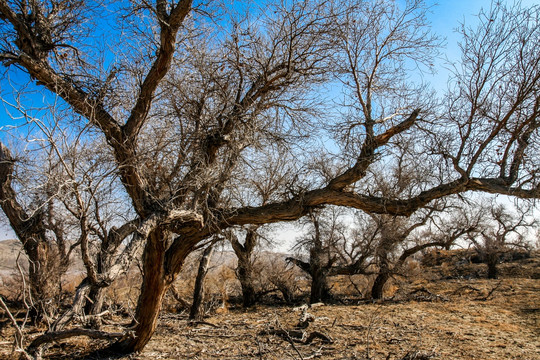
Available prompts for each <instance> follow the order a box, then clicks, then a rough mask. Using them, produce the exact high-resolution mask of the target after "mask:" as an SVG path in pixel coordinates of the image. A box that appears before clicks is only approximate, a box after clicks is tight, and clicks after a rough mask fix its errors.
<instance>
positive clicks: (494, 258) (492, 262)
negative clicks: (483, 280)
mask: <svg viewBox="0 0 540 360" xmlns="http://www.w3.org/2000/svg"><path fill="white" fill-rule="evenodd" d="M498 262H499V254H498V253H497V252H493V253H488V254H486V264H487V267H488V273H487V277H488V279H497V278H498V277H499V270H498V268H497V263H498Z"/></svg>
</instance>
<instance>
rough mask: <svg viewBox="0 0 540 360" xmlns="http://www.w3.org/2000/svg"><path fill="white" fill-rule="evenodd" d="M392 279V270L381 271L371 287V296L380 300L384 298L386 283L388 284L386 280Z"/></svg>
mask: <svg viewBox="0 0 540 360" xmlns="http://www.w3.org/2000/svg"><path fill="white" fill-rule="evenodd" d="M388 279H390V272H388V271H382V272H379V274H378V275H377V277H376V278H375V281H374V282H373V286H372V287H371V298H372V299H375V300H378V299H382V298H383V295H384V294H383V292H384V285H386V282H387V281H388Z"/></svg>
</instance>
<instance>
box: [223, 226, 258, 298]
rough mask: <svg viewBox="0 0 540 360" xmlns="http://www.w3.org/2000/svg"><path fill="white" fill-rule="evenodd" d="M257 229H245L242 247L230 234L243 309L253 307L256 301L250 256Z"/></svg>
mask: <svg viewBox="0 0 540 360" xmlns="http://www.w3.org/2000/svg"><path fill="white" fill-rule="evenodd" d="M256 230H257V229H256V228H250V229H247V232H246V238H245V242H244V244H243V245H242V244H241V243H240V241H239V240H238V237H237V236H236V235H235V234H230V236H229V238H230V242H231V245H232V248H233V250H234V253H235V254H236V256H237V258H238V266H237V269H236V276H237V278H238V280H239V281H240V285H241V287H242V304H243V306H244V307H245V308H248V307H250V306H253V305H254V304H255V303H256V301H257V292H256V291H255V285H254V280H253V262H252V255H253V250H254V249H255V245H256V244H257V231H256Z"/></svg>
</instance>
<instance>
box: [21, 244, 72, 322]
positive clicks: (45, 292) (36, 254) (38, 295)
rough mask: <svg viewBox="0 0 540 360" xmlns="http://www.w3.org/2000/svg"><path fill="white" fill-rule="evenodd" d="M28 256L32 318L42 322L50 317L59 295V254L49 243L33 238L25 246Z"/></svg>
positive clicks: (60, 274)
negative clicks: (46, 317)
mask: <svg viewBox="0 0 540 360" xmlns="http://www.w3.org/2000/svg"><path fill="white" fill-rule="evenodd" d="M23 246H24V250H25V253H26V255H27V256H28V262H29V264H28V278H29V283H30V291H31V295H32V299H33V308H32V318H33V319H34V320H35V321H37V322H40V321H42V320H43V319H44V317H45V316H50V315H51V313H52V310H53V309H52V308H53V306H54V305H55V304H56V303H57V301H56V300H57V299H56V297H57V296H58V295H59V292H60V287H59V284H60V282H61V276H62V273H63V271H62V269H61V265H59V264H58V260H59V259H58V258H57V256H56V255H57V254H56V253H55V250H54V249H52V248H51V246H50V244H49V243H48V242H47V241H39V240H35V239H33V238H31V239H28V240H27V241H25V242H24V244H23Z"/></svg>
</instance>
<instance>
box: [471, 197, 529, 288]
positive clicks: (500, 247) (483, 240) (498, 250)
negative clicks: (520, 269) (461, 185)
mask: <svg viewBox="0 0 540 360" xmlns="http://www.w3.org/2000/svg"><path fill="white" fill-rule="evenodd" d="M472 211H476V213H477V216H478V217H480V218H481V220H482V223H481V224H479V226H478V230H477V231H476V232H475V233H471V234H469V236H468V239H469V241H470V242H471V243H472V245H473V247H474V249H475V250H476V251H477V252H478V254H479V256H480V259H481V261H483V262H484V263H485V264H486V265H487V267H488V272H487V277H488V278H489V279H497V277H498V273H499V271H498V267H497V265H498V263H499V262H500V261H501V258H504V256H505V255H506V254H507V253H508V252H509V251H510V250H512V249H523V250H526V249H528V248H529V247H530V244H528V243H527V240H526V234H527V232H528V231H530V230H531V229H534V228H535V227H537V226H538V220H537V219H528V218H527V214H526V213H525V212H523V211H518V212H515V213H513V212H512V211H510V210H509V209H507V208H506V207H505V206H504V205H500V204H498V205H497V204H494V203H484V204H482V205H480V206H479V208H477V209H473V210H472Z"/></svg>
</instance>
